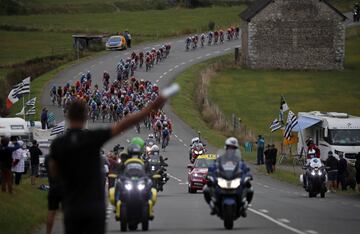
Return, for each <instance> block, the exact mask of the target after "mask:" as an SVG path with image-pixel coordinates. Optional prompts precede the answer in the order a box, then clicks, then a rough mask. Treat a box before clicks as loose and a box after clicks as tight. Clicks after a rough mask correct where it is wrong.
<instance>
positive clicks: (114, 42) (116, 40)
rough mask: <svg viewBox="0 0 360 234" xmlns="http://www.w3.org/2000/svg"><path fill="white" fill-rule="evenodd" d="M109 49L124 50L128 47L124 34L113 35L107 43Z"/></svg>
mask: <svg viewBox="0 0 360 234" xmlns="http://www.w3.org/2000/svg"><path fill="white" fill-rule="evenodd" d="M105 47H106V49H107V50H124V49H126V40H125V37H123V36H111V37H110V38H109V39H108V40H107V41H106V44H105Z"/></svg>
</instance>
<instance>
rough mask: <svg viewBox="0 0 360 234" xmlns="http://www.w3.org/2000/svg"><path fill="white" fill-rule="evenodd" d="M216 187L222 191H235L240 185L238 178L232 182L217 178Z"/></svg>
mask: <svg viewBox="0 0 360 234" xmlns="http://www.w3.org/2000/svg"><path fill="white" fill-rule="evenodd" d="M217 181H218V185H219V187H220V188H223V189H236V188H237V187H239V186H240V183H241V179H240V178H236V179H233V180H225V179H223V178H218V180H217Z"/></svg>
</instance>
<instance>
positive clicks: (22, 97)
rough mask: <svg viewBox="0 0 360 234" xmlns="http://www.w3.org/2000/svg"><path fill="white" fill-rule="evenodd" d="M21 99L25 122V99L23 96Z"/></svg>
mask: <svg viewBox="0 0 360 234" xmlns="http://www.w3.org/2000/svg"><path fill="white" fill-rule="evenodd" d="M22 99H23V109H24V120H25V122H26V118H25V116H26V113H25V112H26V111H25V97H24V95H23V97H22Z"/></svg>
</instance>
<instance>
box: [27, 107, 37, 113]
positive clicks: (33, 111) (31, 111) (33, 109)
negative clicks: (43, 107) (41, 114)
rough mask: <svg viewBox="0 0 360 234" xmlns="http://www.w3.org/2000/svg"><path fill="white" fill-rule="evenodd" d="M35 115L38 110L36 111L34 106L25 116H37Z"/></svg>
mask: <svg viewBox="0 0 360 234" xmlns="http://www.w3.org/2000/svg"><path fill="white" fill-rule="evenodd" d="M35 114H36V110H35V106H33V107H31V108H30V109H29V110H28V111H26V114H25V115H35Z"/></svg>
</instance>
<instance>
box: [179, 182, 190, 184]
mask: <svg viewBox="0 0 360 234" xmlns="http://www.w3.org/2000/svg"><path fill="white" fill-rule="evenodd" d="M179 184H180V185H188V184H189V183H188V182H186V183H179Z"/></svg>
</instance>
